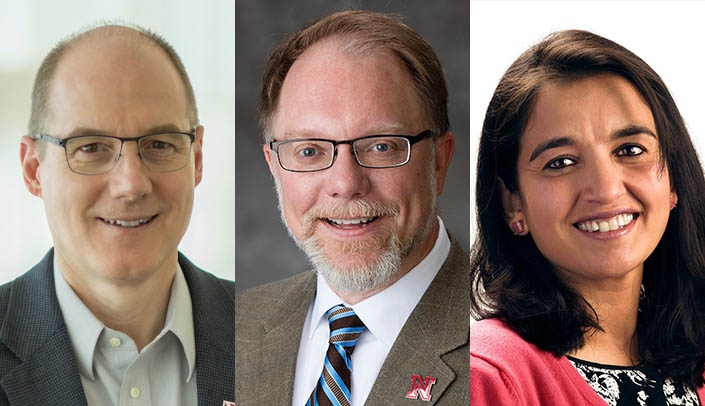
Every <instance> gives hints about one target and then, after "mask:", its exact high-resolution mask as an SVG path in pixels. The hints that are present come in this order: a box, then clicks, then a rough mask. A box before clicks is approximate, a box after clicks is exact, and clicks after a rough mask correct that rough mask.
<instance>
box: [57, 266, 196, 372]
mask: <svg viewBox="0 0 705 406" xmlns="http://www.w3.org/2000/svg"><path fill="white" fill-rule="evenodd" d="M54 286H55V288H56V296H57V299H58V301H59V307H60V309H61V313H62V314H63V315H64V322H65V323H66V329H67V330H68V333H69V337H70V339H71V346H72V347H73V352H74V355H75V356H76V362H77V364H78V370H79V372H80V373H81V374H82V375H83V376H85V377H87V378H89V379H91V380H95V375H94V373H93V355H94V353H95V347H96V343H97V341H98V337H99V336H100V334H101V332H102V331H103V329H104V328H105V326H104V325H103V323H101V322H100V321H99V320H98V319H97V318H96V317H95V315H94V314H93V313H92V312H91V311H90V310H89V309H88V307H86V305H85V304H84V303H83V301H81V299H80V298H79V297H78V295H76V292H74V291H73V289H72V288H71V287H70V286H69V284H68V282H66V279H65V278H64V275H63V273H62V272H61V270H60V269H59V266H58V264H57V262H56V260H54ZM169 331H171V332H172V333H173V334H174V335H176V337H177V338H178V339H179V341H180V343H181V346H182V349H183V351H184V356H185V357H186V360H187V362H188V376H187V377H186V380H187V381H189V380H191V376H192V375H193V371H194V368H195V366H196V341H195V337H194V328H193V313H192V308H191V294H190V293H189V289H188V284H187V283H186V279H185V278H184V274H183V271H182V270H181V266H179V265H178V264H177V269H176V274H175V276H174V281H173V282H172V285H171V294H170V296H169V304H168V307H167V313H166V320H165V323H164V329H163V330H162V331H161V332H160V333H159V334H158V335H157V337H156V338H155V339H154V341H152V342H151V343H150V344H148V345H147V346H146V347H145V348H144V349H143V351H144V350H145V349H147V348H148V347H149V346H151V345H152V344H153V343H154V342H155V341H156V340H158V339H159V338H161V337H162V336H163V335H164V334H166V332H169Z"/></svg>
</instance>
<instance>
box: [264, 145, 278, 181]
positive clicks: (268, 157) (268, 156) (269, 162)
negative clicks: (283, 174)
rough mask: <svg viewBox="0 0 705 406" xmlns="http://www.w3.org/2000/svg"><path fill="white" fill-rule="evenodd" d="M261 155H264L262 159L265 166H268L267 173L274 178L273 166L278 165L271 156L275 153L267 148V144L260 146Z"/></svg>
mask: <svg viewBox="0 0 705 406" xmlns="http://www.w3.org/2000/svg"><path fill="white" fill-rule="evenodd" d="M262 153H264V159H265V160H266V161H267V166H269V172H270V173H271V174H272V176H276V172H275V171H276V170H275V168H274V165H278V164H277V162H276V159H274V157H273V155H274V154H275V152H274V151H273V150H272V149H271V148H269V144H264V145H262Z"/></svg>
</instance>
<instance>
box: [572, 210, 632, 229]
mask: <svg viewBox="0 0 705 406" xmlns="http://www.w3.org/2000/svg"><path fill="white" fill-rule="evenodd" d="M637 217H639V214H636V213H629V214H618V215H616V216H614V217H610V218H607V219H599V220H589V221H583V222H580V223H575V224H574V226H575V227H576V228H578V229H580V230H582V231H587V232H588V233H608V232H610V231H615V230H619V229H620V228H624V227H626V226H627V225H629V224H631V223H632V222H633V221H634V220H635V219H636V218H637Z"/></svg>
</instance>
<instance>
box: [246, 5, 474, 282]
mask: <svg viewBox="0 0 705 406" xmlns="http://www.w3.org/2000/svg"><path fill="white" fill-rule="evenodd" d="M469 6H470V5H469V0H452V1H428V0H408V1H403V0H386V1H362V0H357V1H334V0H306V1H291V2H285V1H281V0H237V1H236V3H235V93H236V99H235V109H236V113H235V121H236V125H235V129H236V144H235V149H236V154H235V156H236V161H235V168H236V172H235V180H236V187H235V211H236V215H235V225H236V227H235V249H236V251H235V275H236V282H237V289H238V290H242V289H246V288H249V287H253V286H257V285H260V284H262V283H265V282H270V281H274V280H278V279H283V278H285V277H288V276H291V275H294V274H296V273H298V272H301V271H303V270H306V269H308V268H309V264H308V263H307V260H306V258H305V256H304V255H303V254H302V253H301V252H300V251H299V250H298V249H297V248H296V245H295V244H294V242H293V241H292V240H291V238H290V237H289V235H288V234H287V232H286V228H285V227H284V225H283V224H282V222H281V218H280V215H279V212H278V210H277V199H276V195H275V192H274V186H273V185H274V183H273V181H272V178H271V175H270V174H269V170H268V168H267V163H266V162H265V160H264V156H263V155H262V138H261V134H260V132H259V129H258V127H257V101H258V94H259V89H260V83H261V76H262V70H263V67H264V64H265V61H266V58H267V56H268V54H269V52H270V51H271V50H272V49H273V48H274V46H275V45H276V43H277V42H278V41H279V40H281V39H282V38H283V37H284V36H285V35H286V34H288V33H291V32H293V31H296V30H297V29H299V28H301V27H302V26H303V25H306V24H308V23H310V22H313V20H315V19H316V18H318V17H321V16H323V15H326V14H330V13H332V12H335V11H340V10H348V9H367V10H374V11H380V12H386V13H395V14H399V15H401V16H402V17H403V21H404V22H405V23H406V24H407V25H409V26H410V27H412V28H414V29H415V30H416V31H418V32H419V33H420V34H421V35H422V36H423V37H424V38H425V39H426V40H427V41H428V42H429V43H430V44H431V45H432V46H433V47H434V49H435V50H436V53H437V54H438V57H439V58H440V60H441V63H442V64H443V67H444V69H445V73H446V79H447V82H448V90H449V93H450V98H449V103H448V104H449V105H448V109H449V114H450V125H451V131H453V133H454V134H455V136H456V149H455V154H454V156H453V161H452V164H451V167H450V171H449V174H448V177H447V178H446V184H445V188H444V192H443V195H442V196H441V198H440V212H441V217H442V218H443V220H444V222H445V224H446V227H448V228H449V229H450V230H451V231H452V232H453V233H454V234H455V236H456V237H457V238H458V239H459V240H460V242H461V243H462V244H463V245H464V246H465V247H466V248H467V247H468V245H469V241H470V236H469V223H470V213H469V210H470V208H469V202H470V198H469V189H470V174H469V170H470V166H469V165H470V163H469V162H470V157H469V154H470V143H469V136H468V134H469V119H468V114H469V95H468V92H469V76H470V75H469V61H470V56H469V47H470V34H469V32H470V30H469V21H470V17H469Z"/></svg>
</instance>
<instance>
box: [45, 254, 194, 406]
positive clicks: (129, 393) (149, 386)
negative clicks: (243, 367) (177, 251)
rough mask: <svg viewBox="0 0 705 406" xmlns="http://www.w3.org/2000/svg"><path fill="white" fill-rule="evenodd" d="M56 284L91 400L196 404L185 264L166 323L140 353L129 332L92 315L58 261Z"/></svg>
mask: <svg viewBox="0 0 705 406" xmlns="http://www.w3.org/2000/svg"><path fill="white" fill-rule="evenodd" d="M54 284H55V287H56V296H57V298H58V300H59V307H60V308H61V312H62V314H63V315H64V321H65V323H66V327H67V329H68V332H69V337H70V339H71V345H72V347H73V352H74V355H75V357H76V362H77V364H78V370H79V372H80V375H81V384H82V385H83V389H84V392H85V394H86V399H87V400H88V404H89V405H96V406H97V405H100V406H104V405H116V406H117V405H120V406H122V405H129V406H142V405H155V406H157V405H195V404H197V402H198V401H197V391H196V371H195V365H196V342H195V337H194V328H193V314H192V309H191V295H190V293H189V290H188V285H187V284H186V279H184V274H183V272H182V270H181V267H178V269H177V271H176V274H175V276H174V281H173V283H172V286H171V295H170V297H169V305H168V308H167V314H166V320H165V323H164V328H163V329H162V330H161V332H160V333H159V334H158V335H157V337H155V338H154V340H152V342H151V343H149V344H148V345H147V346H145V347H144V348H143V349H142V351H141V352H138V351H137V346H136V344H135V342H134V341H133V340H132V339H131V338H130V337H129V336H127V335H126V334H124V333H121V332H119V331H116V330H112V329H110V328H108V327H106V326H105V325H104V324H103V323H101V322H100V321H99V320H98V319H97V318H96V317H95V315H93V313H92V312H91V311H90V310H89V309H88V308H87V307H86V305H85V304H84V303H83V302H82V301H81V299H80V298H79V297H78V296H77V295H76V293H75V292H74V291H73V289H71V287H70V286H69V285H68V283H67V282H66V279H64V276H63V274H62V273H61V271H60V269H59V268H58V266H57V264H56V261H54ZM145 311H150V309H145Z"/></svg>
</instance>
